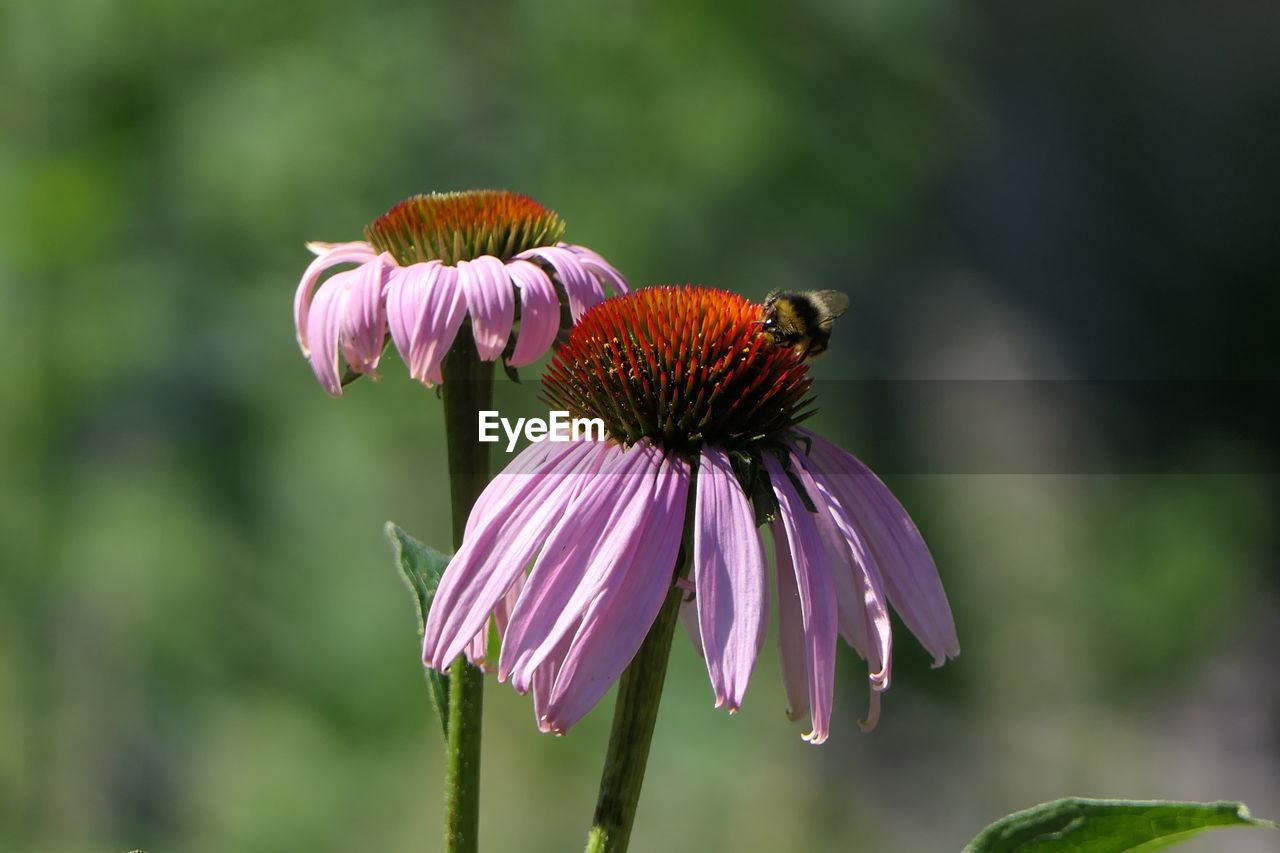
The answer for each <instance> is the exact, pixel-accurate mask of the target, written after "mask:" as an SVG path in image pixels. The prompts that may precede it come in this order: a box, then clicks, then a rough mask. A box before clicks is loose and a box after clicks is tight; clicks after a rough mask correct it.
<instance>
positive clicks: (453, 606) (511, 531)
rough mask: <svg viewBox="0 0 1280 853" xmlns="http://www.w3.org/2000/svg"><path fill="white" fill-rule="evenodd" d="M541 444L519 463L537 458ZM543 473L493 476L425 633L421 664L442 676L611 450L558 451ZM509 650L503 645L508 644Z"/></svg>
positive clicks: (564, 447) (597, 446)
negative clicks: (481, 514)
mask: <svg viewBox="0 0 1280 853" xmlns="http://www.w3.org/2000/svg"><path fill="white" fill-rule="evenodd" d="M543 444H549V442H543V443H542V444H534V445H531V446H530V447H529V448H528V449H526V450H525V451H523V452H522V453H521V454H520V456H518V457H517V461H519V460H520V459H522V458H523V457H525V456H526V454H527V455H529V456H533V457H535V458H536V457H537V455H538V453H539V452H544V451H543ZM554 448H555V449H554V452H552V453H550V454H546V455H545V457H544V458H543V462H542V464H541V466H540V469H539V470H538V471H537V472H536V473H535V474H534V475H532V476H530V475H528V474H514V475H508V474H506V473H505V472H504V473H501V474H499V475H498V476H497V477H495V478H494V479H493V480H492V481H491V482H490V483H489V485H488V486H487V487H486V488H485V490H484V492H483V493H481V495H480V501H478V502H481V501H482V502H484V503H485V505H486V510H485V515H486V517H485V521H484V523H483V524H480V525H477V526H476V527H474V528H471V529H469V530H468V531H467V533H466V536H465V538H464V540H463V543H462V547H461V548H459V549H458V553H457V554H455V555H454V556H453V558H452V559H451V560H450V561H449V566H448V567H447V568H446V569H445V572H444V576H443V577H442V578H441V579H440V586H439V588H438V589H437V590H436V596H435V600H434V601H433V602H432V604H431V611H430V612H429V613H428V614H427V624H426V627H425V630H424V632H423V634H424V636H423V643H422V659H423V663H425V664H426V665H427V666H431V667H435V668H436V669H439V670H442V671H443V670H444V669H445V668H446V667H448V666H449V664H450V662H451V661H452V660H453V659H454V658H455V657H457V655H458V653H459V652H461V651H462V650H463V647H464V646H465V645H466V644H467V643H468V642H471V641H472V640H473V639H474V637H475V636H476V634H477V633H478V632H479V630H480V628H481V627H482V626H483V625H485V624H487V620H488V618H489V614H490V613H492V612H493V610H494V608H495V607H496V606H497V604H498V601H499V599H501V598H502V597H503V596H505V595H506V594H507V592H508V591H509V590H510V589H511V588H512V586H513V585H514V584H515V583H516V578H517V576H518V575H519V574H521V573H522V572H523V571H524V569H525V567H526V566H527V565H528V562H529V560H530V558H531V557H532V556H533V553H534V551H536V550H537V548H538V546H539V545H540V544H541V543H542V540H543V539H545V538H546V531H547V529H548V528H549V527H550V526H551V525H553V524H555V523H556V522H557V521H558V520H559V517H560V514H561V513H562V512H563V511H564V509H565V507H566V506H567V505H568V504H569V503H570V502H571V499H572V497H573V496H574V495H575V494H576V490H577V488H578V484H579V482H580V481H585V480H590V479H592V477H593V475H594V473H595V466H597V465H598V464H599V462H600V459H601V458H602V457H603V455H604V452H605V443H604V442H578V443H569V444H558V445H554ZM504 645H505V643H504Z"/></svg>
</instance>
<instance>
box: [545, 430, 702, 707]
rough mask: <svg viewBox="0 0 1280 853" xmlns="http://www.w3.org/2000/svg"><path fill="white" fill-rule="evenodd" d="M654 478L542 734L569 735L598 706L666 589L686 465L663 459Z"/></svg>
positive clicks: (555, 692)
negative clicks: (629, 542) (649, 497)
mask: <svg viewBox="0 0 1280 853" xmlns="http://www.w3.org/2000/svg"><path fill="white" fill-rule="evenodd" d="M636 446H637V447H639V446H640V445H636ZM654 452H655V453H658V451H656V450H655V451H654ZM656 479H657V489H656V492H655V494H654V495H653V499H652V500H653V502H652V503H651V504H650V505H649V506H648V507H647V509H648V513H647V516H646V518H645V519H644V521H643V523H642V525H641V527H642V529H641V530H637V531H636V535H635V537H634V540H633V542H632V545H631V548H630V549H628V551H627V552H625V553H624V554H622V555H620V557H621V558H620V559H619V560H618V562H617V563H616V564H615V566H614V570H613V577H612V578H611V579H610V582H609V583H608V584H606V585H604V586H603V587H602V588H601V589H600V591H599V593H598V594H596V595H595V596H593V597H592V599H591V601H590V605H589V606H588V608H587V610H586V612H585V614H584V615H583V619H582V625H581V627H580V628H578V630H577V632H576V633H575V635H574V638H573V645H572V646H571V647H570V649H569V652H568V654H566V655H565V659H564V662H563V664H562V665H561V667H560V671H559V673H558V674H557V675H556V682H555V687H554V688H553V689H552V693H551V701H550V703H548V705H547V707H546V710H545V711H544V713H543V717H542V725H543V728H544V730H545V731H554V732H564V731H568V729H569V728H570V727H571V726H572V725H573V724H574V723H576V722H577V721H578V720H580V719H581V718H582V716H583V715H584V714H586V713H587V711H589V710H591V708H593V707H594V706H595V704H596V703H597V702H599V701H600V697H602V696H603V695H604V694H605V692H606V691H608V689H609V687H610V686H611V685H612V684H613V682H614V681H616V680H617V678H618V676H619V675H621V674H622V671H623V670H624V669H626V667H627V665H628V664H630V663H631V659H632V658H633V657H635V654H636V651H637V650H638V649H639V648H640V644H641V643H642V642H643V641H644V638H645V636H646V635H647V634H648V633H649V629H650V628H651V627H652V626H653V621H654V619H655V618H657V615H658V611H659V610H661V609H662V604H663V602H664V601H665V600H666V598H667V594H668V592H669V591H670V589H671V580H672V574H673V571H674V569H675V561H676V555H677V554H678V553H679V551H680V540H681V538H682V536H683V533H684V514H685V506H686V504H687V502H688V493H689V466H688V464H687V463H685V462H684V461H683V460H681V459H677V458H674V457H673V458H665V459H663V458H660V459H659V468H658V470H657V472H656Z"/></svg>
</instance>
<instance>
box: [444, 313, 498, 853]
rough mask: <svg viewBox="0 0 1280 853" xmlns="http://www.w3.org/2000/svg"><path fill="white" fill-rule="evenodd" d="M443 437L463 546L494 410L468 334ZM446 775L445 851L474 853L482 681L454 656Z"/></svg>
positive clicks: (452, 359)
mask: <svg viewBox="0 0 1280 853" xmlns="http://www.w3.org/2000/svg"><path fill="white" fill-rule="evenodd" d="M440 369H441V373H442V375H443V378H444V384H443V385H442V386H441V387H442V391H443V397H444V433H445V443H446V445H447V447H448V453H449V496H450V502H451V504H452V508H453V547H454V549H455V550H456V549H457V548H458V547H459V546H461V545H462V534H463V531H464V530H465V529H466V524H467V516H468V515H469V514H470V513H471V507H472V506H473V505H474V504H475V502H476V498H477V497H479V495H480V492H481V491H482V490H483V489H484V487H485V485H486V484H487V483H488V482H489V445H487V444H481V443H480V442H479V441H478V435H477V424H478V421H479V417H478V414H477V413H478V412H479V411H480V410H481V409H488V408H490V407H491V406H492V404H493V363H492V362H482V361H481V360H480V357H479V356H478V355H477V354H476V349H475V344H474V342H473V341H472V337H471V333H470V329H469V328H466V327H464V328H463V329H461V330H460V333H459V335H458V339H457V341H456V342H455V343H454V345H453V349H452V350H450V352H449V354H448V355H447V356H445V359H444V363H443V364H442V365H441V368H440ZM449 672H450V677H449V726H448V729H449V731H448V745H447V747H446V749H447V756H448V765H447V767H446V770H445V849H446V850H447V851H450V853H475V850H476V841H477V836H478V834H479V828H480V820H479V815H480V717H481V711H482V710H483V707H484V675H483V673H482V672H481V671H480V670H479V669H478V668H476V667H474V666H472V665H471V664H470V663H468V662H467V658H466V655H458V658H457V660H455V661H454V662H453V664H452V666H451V667H450V669H449Z"/></svg>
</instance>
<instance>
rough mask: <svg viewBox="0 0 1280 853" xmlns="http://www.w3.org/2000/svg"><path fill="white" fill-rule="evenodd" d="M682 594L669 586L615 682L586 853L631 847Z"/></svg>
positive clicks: (681, 568)
mask: <svg viewBox="0 0 1280 853" xmlns="http://www.w3.org/2000/svg"><path fill="white" fill-rule="evenodd" d="M690 541H692V540H690V539H689V538H688V537H687V535H686V539H685V542H686V544H685V546H684V547H683V548H681V551H680V557H679V562H678V564H677V565H676V573H675V577H676V578H681V577H684V575H685V573H686V567H687V565H688V559H687V555H686V551H687V549H688V547H689V546H688V544H687V543H689V542H690ZM683 597H684V592H683V591H682V590H680V589H679V588H678V587H675V586H673V587H672V588H671V590H670V591H669V592H668V593H667V600H666V601H665V602H663V604H662V609H661V610H660V611H658V618H657V619H655V620H654V622H653V627H651V628H650V629H649V633H648V635H647V636H646V637H645V638H644V642H643V643H642V644H641V645H640V650H639V651H637V652H636V656H635V657H634V658H632V659H631V663H630V665H628V666H627V669H626V671H625V672H623V673H622V678H621V679H620V680H619V682H618V699H617V703H616V704H615V705H614V709H613V728H612V730H611V731H610V732H609V751H608V754H607V755H606V756H605V760H604V774H603V775H602V776H601V778H600V797H599V799H598V800H596V813H595V817H594V818H593V820H592V825H591V831H590V833H588V835H587V849H586V853H625V851H626V849H627V844H628V843H629V842H630V841H631V825H632V824H633V823H634V822H635V818H636V804H637V803H639V801H640V786H641V785H642V784H643V782H644V770H645V765H646V763H647V762H648V760H649V745H650V743H652V742H653V728H654V724H655V723H657V721H658V703H659V702H660V701H661V700H662V684H663V681H664V680H665V679H666V676H667V660H668V658H669V657H670V652H671V639H672V637H673V636H674V635H675V630H676V622H677V621H679V616H680V602H681V599H682V598H683Z"/></svg>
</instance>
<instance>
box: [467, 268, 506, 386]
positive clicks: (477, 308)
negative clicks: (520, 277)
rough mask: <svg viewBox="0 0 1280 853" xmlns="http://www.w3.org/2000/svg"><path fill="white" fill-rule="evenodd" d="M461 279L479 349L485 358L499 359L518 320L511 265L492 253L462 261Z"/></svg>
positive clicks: (486, 359)
mask: <svg viewBox="0 0 1280 853" xmlns="http://www.w3.org/2000/svg"><path fill="white" fill-rule="evenodd" d="M458 283H459V284H460V285H461V287H462V292H463V294H464V295H465V296H466V299H467V311H468V312H469V313H470V314H471V332H472V334H473V335H474V336H475V339H476V352H477V353H479V355H480V360H481V361H495V360H497V358H498V356H500V355H502V350H503V349H504V348H505V347H506V345H507V339H508V338H510V337H511V328H512V326H514V325H515V321H516V302H515V294H514V293H512V289H511V278H510V276H508V275H507V268H506V267H505V266H504V265H503V263H502V261H500V260H498V259H497V258H495V257H493V256H492V255H481V256H480V257H478V258H476V259H475V260H473V261H458Z"/></svg>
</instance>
